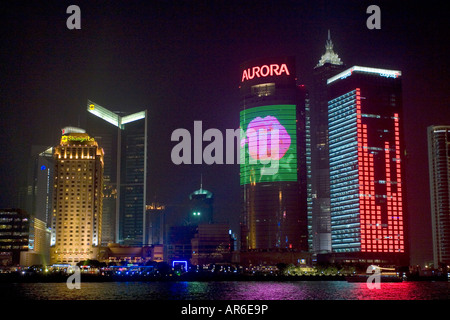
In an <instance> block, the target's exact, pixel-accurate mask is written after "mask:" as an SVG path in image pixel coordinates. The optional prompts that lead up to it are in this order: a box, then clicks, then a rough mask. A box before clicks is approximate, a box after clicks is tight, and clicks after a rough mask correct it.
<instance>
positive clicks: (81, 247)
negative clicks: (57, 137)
mask: <svg viewBox="0 0 450 320" xmlns="http://www.w3.org/2000/svg"><path fill="white" fill-rule="evenodd" d="M83 131H84V130H82V129H78V130H66V129H63V134H62V137H61V142H60V144H59V145H58V146H56V147H55V149H54V162H55V171H54V182H53V188H54V189H53V222H52V238H51V252H50V261H51V263H52V264H54V263H70V264H76V263H77V262H80V261H84V260H87V259H94V260H95V259H97V258H98V254H99V252H98V251H99V247H100V245H101V238H102V235H101V230H102V200H103V193H102V192H103V154H104V153H103V149H102V148H100V146H99V145H98V144H97V142H96V141H95V139H94V138H92V137H90V136H89V135H88V134H87V133H85V132H83Z"/></svg>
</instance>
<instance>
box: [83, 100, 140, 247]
mask: <svg viewBox="0 0 450 320" xmlns="http://www.w3.org/2000/svg"><path fill="white" fill-rule="evenodd" d="M87 110H88V112H89V113H91V114H93V115H95V116H97V117H98V118H100V119H102V120H104V121H106V122H108V123H109V124H111V125H113V126H115V127H117V135H116V139H117V146H116V147H115V148H113V147H111V149H115V150H116V161H114V163H115V164H116V173H115V175H113V173H112V170H111V179H110V183H109V188H110V189H113V188H114V187H113V185H115V186H116V188H115V190H111V195H112V196H113V197H115V201H116V204H115V219H112V218H111V219H110V221H114V222H115V242H116V243H119V244H124V245H136V246H142V245H145V244H146V243H145V239H148V237H147V236H146V234H145V233H146V228H145V226H146V223H145V219H146V214H145V211H146V209H145V206H146V192H147V191H146V190H147V189H146V186H147V110H144V111H140V112H136V113H133V114H129V115H124V114H123V112H112V111H110V110H108V109H106V108H104V107H102V106H100V105H98V104H96V103H94V102H92V101H88V103H87ZM119 114H121V115H119ZM141 119H143V120H144V121H138V120H141ZM110 129H112V128H110ZM111 133H112V131H111ZM111 133H110V134H111ZM99 135H102V133H101V134H99ZM110 161H111V162H113V161H112V158H111V159H110ZM110 167H112V165H110ZM113 176H114V177H115V180H116V181H115V183H114V182H113V181H112V180H113V178H112V177H113Z"/></svg>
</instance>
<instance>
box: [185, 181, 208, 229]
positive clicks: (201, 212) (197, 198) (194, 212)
mask: <svg viewBox="0 0 450 320" xmlns="http://www.w3.org/2000/svg"><path fill="white" fill-rule="evenodd" d="M189 200H190V201H189V206H190V212H189V221H190V222H191V224H193V225H199V224H201V223H212V222H213V203H214V195H213V193H212V192H210V191H208V190H205V189H203V186H202V184H201V185H200V189H198V190H196V191H194V192H192V193H191V194H190V195H189Z"/></svg>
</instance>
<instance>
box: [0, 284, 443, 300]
mask: <svg viewBox="0 0 450 320" xmlns="http://www.w3.org/2000/svg"><path fill="white" fill-rule="evenodd" d="M0 298H1V299H3V300H5V299H6V300H11V299H14V300H18V299H20V300H447V299H449V298H450V282H445V281H439V282H425V281H423V282H422V281H418V282H400V283H381V284H380V289H369V288H368V287H367V284H366V283H348V282H346V281H292V282H291V281H283V282H276V281H262V282H261V281H209V282H206V281H204V282H196V281H189V282H182V281H180V282H158V281H155V282H86V283H81V284H80V289H68V287H67V285H66V283H1V284H0Z"/></svg>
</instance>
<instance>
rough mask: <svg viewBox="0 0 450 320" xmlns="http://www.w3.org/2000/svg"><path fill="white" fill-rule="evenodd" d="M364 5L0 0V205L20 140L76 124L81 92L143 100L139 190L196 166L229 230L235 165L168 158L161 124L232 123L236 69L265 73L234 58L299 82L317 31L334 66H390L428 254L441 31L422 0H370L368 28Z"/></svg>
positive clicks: (13, 178)
mask: <svg viewBox="0 0 450 320" xmlns="http://www.w3.org/2000/svg"><path fill="white" fill-rule="evenodd" d="M369 5H370V3H366V2H360V3H358V4H355V3H354V2H353V3H352V2H349V3H346V4H329V3H328V2H325V1H318V2H317V3H316V4H310V3H308V2H302V1H300V2H298V3H291V2H288V3H284V2H283V3H279V2H273V3H272V2H269V3H267V4H265V5H260V4H258V3H248V4H244V3H240V2H236V3H234V2H233V3H232V4H228V5H226V4H221V3H215V4H214V5H213V4H207V3H200V4H195V3H192V4H191V3H185V2H181V3H180V4H178V5H176V4H175V3H174V4H172V3H161V2H155V3H153V2H149V3H144V2H137V3H133V4H130V5H126V6H125V5H123V4H122V5H119V4H108V5H105V6H97V5H95V4H87V3H79V7H80V9H81V19H82V24H81V29H80V30H69V29H68V28H67V27H66V19H67V18H68V16H69V15H68V14H67V13H66V9H67V7H68V6H69V3H63V2H61V3H57V4H56V3H47V4H41V3H39V4H28V5H27V6H24V7H20V6H19V5H15V4H10V6H6V5H5V8H4V9H5V10H3V12H2V15H3V16H4V17H5V18H4V19H3V22H2V27H3V28H2V29H3V30H4V33H5V37H3V38H2V40H1V43H2V46H3V47H4V48H8V50H4V52H3V53H2V54H1V56H2V59H3V61H4V70H3V71H2V77H3V83H4V86H3V88H2V92H3V94H2V98H1V99H2V100H1V105H2V110H3V116H2V119H1V121H2V123H1V125H2V128H4V130H3V131H2V133H1V141H2V150H3V152H4V153H5V154H6V155H8V157H4V158H3V159H2V165H1V166H0V169H1V172H0V176H1V177H2V178H3V181H4V182H3V184H2V189H1V192H0V207H2V208H6V207H19V208H23V207H24V206H23V205H22V204H23V203H24V201H25V198H26V193H27V190H26V172H27V170H28V167H27V165H28V163H27V161H28V159H27V156H24V155H29V154H30V150H31V145H43V146H53V145H56V144H57V143H58V139H59V135H60V131H59V130H60V129H61V128H63V127H65V126H67V125H72V126H75V127H81V128H84V127H86V126H85V125H86V124H87V122H88V117H89V116H91V115H88V112H87V111H86V101H87V100H88V99H92V100H94V101H98V102H99V103H100V104H101V105H105V106H108V108H109V109H111V110H121V111H122V110H123V111H125V112H127V113H130V114H131V113H135V112H138V111H141V110H144V109H145V110H147V111H148V141H149V145H148V149H149V150H148V155H149V157H148V179H147V181H148V183H147V194H146V196H147V199H157V200H158V201H159V202H161V203H164V204H178V203H181V202H183V201H185V199H186V198H187V197H188V195H189V194H190V193H191V192H192V190H195V189H196V188H197V184H198V183H197V181H198V177H199V176H200V175H203V179H204V181H205V185H208V190H210V191H211V192H213V193H214V195H215V202H214V203H215V207H214V215H215V216H218V217H220V218H221V219H222V221H227V222H229V223H231V224H234V225H233V226H232V229H233V230H237V229H238V228H239V225H238V221H239V216H240V211H241V210H240V204H239V200H238V199H240V193H241V191H240V180H239V170H240V168H239V165H237V164H234V165H210V166H209V165H205V164H203V165H178V166H177V165H174V164H173V163H172V161H171V158H170V151H171V149H172V147H173V146H174V143H173V142H172V141H171V139H170V134H171V133H172V132H173V131H174V130H176V129H178V128H186V129H187V130H189V131H191V132H192V130H193V124H194V121H199V120H201V121H202V122H203V127H204V128H205V130H206V129H207V128H217V129H219V130H221V131H222V132H225V129H231V128H233V129H236V128H237V127H238V126H239V121H240V119H239V113H240V106H239V101H240V98H239V88H238V87H239V85H241V83H242V79H243V78H244V80H245V81H247V79H249V78H250V77H252V76H253V77H258V74H259V76H260V78H261V75H262V74H266V71H267V72H270V69H269V70H266V69H261V68H260V69H259V73H258V74H255V73H254V71H256V70H253V69H252V70H250V71H249V72H247V73H246V74H245V75H244V74H243V73H242V72H241V70H240V65H241V63H242V61H248V60H251V59H255V58H260V57H272V56H295V57H296V72H295V75H294V76H295V77H296V78H297V82H298V83H299V84H305V86H306V88H307V89H308V90H309V89H310V88H311V87H312V84H313V69H314V66H316V65H317V61H319V58H320V57H321V56H322V55H323V44H324V41H326V39H327V32H328V30H331V35H332V38H333V44H334V50H335V52H337V53H339V58H341V59H342V61H343V62H345V64H346V65H347V66H353V65H359V66H371V67H374V68H382V69H389V70H401V71H402V96H403V108H404V111H403V112H404V115H403V125H404V132H405V150H406V157H405V161H404V169H405V176H404V180H405V182H406V184H407V188H406V189H407V193H406V195H404V197H406V198H407V199H405V200H406V201H405V202H406V205H407V206H408V215H409V217H410V218H411V219H410V222H409V224H410V226H409V227H410V231H411V235H413V236H412V237H411V264H421V265H424V264H425V263H428V262H430V261H432V241H431V213H430V210H431V209H430V192H429V187H428V186H429V181H428V160H427V132H426V128H427V127H428V126H430V125H439V124H444V125H445V124H447V125H448V124H449V121H450V119H449V118H450V117H449V116H450V115H449V111H448V103H449V98H448V92H449V90H448V83H449V79H448V72H447V71H446V70H448V59H447V56H448V44H447V42H448V41H446V39H443V37H444V36H443V35H442V34H441V33H440V32H439V30H445V26H446V25H447V22H446V17H445V15H444V13H442V12H441V11H436V10H435V9H434V8H433V7H432V6H429V7H427V8H422V7H421V6H418V5H414V4H408V5H405V4H401V3H388V2H381V3H380V4H379V7H380V8H381V15H382V22H381V29H379V30H371V29H368V28H367V26H366V20H367V18H368V16H369V15H368V14H367V13H366V9H367V7H368V6H369ZM406 12H407V13H408V14H406ZM430 21H431V22H432V23H430ZM281 70H283V69H281V66H280V69H277V71H278V72H280V71H281ZM272 71H273V72H275V71H274V70H272ZM283 72H285V71H283ZM250 80H251V79H250ZM445 122H446V123H445ZM147 204H149V203H147Z"/></svg>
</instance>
